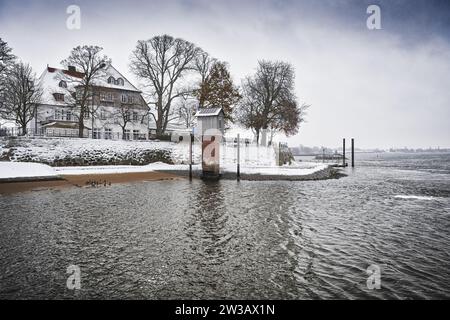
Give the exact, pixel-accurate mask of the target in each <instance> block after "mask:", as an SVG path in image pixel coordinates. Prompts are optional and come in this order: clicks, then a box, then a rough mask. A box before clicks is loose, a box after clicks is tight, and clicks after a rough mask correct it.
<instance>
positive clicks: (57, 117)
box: [55, 110, 61, 120]
mask: <svg viewBox="0 0 450 320" xmlns="http://www.w3.org/2000/svg"><path fill="white" fill-rule="evenodd" d="M55 120H61V111H60V110H55Z"/></svg>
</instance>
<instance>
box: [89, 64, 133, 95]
mask: <svg viewBox="0 0 450 320" xmlns="http://www.w3.org/2000/svg"><path fill="white" fill-rule="evenodd" d="M102 73H103V74H102V76H101V78H99V79H96V80H95V85H96V86H99V87H105V88H113V89H121V90H128V91H135V92H141V91H140V90H139V89H137V88H136V87H135V86H134V85H132V84H131V82H130V81H128V80H127V78H125V77H124V76H123V75H122V74H121V73H120V72H119V71H117V69H116V68H114V67H113V65H112V64H108V65H107V66H106V67H105V68H104V69H103V72H102ZM110 78H111V79H113V80H114V81H115V82H114V83H108V79H110ZM119 79H122V80H123V85H122V84H118V82H117V81H118V80H119Z"/></svg>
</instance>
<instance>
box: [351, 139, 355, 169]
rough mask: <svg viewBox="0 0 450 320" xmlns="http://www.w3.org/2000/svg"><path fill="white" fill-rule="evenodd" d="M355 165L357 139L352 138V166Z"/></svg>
mask: <svg viewBox="0 0 450 320" xmlns="http://www.w3.org/2000/svg"><path fill="white" fill-rule="evenodd" d="M354 167H355V139H353V138H352V168H354Z"/></svg>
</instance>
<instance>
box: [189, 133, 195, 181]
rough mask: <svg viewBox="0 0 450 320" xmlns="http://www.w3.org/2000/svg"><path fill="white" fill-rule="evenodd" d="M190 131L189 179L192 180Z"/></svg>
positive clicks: (190, 139)
mask: <svg viewBox="0 0 450 320" xmlns="http://www.w3.org/2000/svg"><path fill="white" fill-rule="evenodd" d="M193 138H194V137H193V135H192V133H190V134H189V180H192V139H193Z"/></svg>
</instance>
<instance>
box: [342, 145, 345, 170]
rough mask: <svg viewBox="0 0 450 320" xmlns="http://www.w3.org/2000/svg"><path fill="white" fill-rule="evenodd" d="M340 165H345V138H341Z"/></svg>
mask: <svg viewBox="0 0 450 320" xmlns="http://www.w3.org/2000/svg"><path fill="white" fill-rule="evenodd" d="M342 166H343V167H345V138H344V139H342Z"/></svg>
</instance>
